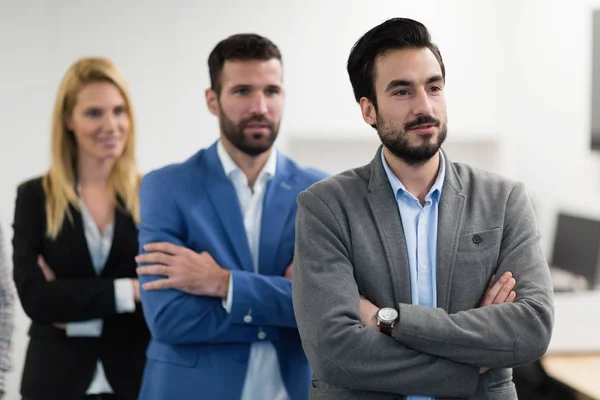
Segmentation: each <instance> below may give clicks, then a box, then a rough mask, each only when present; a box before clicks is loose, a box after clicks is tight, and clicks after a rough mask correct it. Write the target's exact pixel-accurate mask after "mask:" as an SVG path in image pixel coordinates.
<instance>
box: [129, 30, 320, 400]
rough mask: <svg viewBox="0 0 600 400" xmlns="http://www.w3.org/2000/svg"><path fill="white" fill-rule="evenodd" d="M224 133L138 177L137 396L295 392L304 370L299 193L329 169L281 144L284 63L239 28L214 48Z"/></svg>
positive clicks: (214, 96)
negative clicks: (295, 289) (295, 280)
mask: <svg viewBox="0 0 600 400" xmlns="http://www.w3.org/2000/svg"><path fill="white" fill-rule="evenodd" d="M208 64H209V70H210V78H211V88H210V89H208V90H207V91H206V101H207V105H208V109H209V110H210V112H211V113H212V114H214V115H215V116H217V118H218V120H219V125H220V131H221V137H220V140H218V141H217V142H216V143H215V144H213V145H212V146H211V147H209V148H207V149H203V150H200V151H199V152H198V153H196V154H195V155H194V156H192V157H191V158H190V159H188V160H187V161H185V162H183V163H180V164H175V165H170V166H167V167H164V168H162V169H159V170H157V171H153V172H151V173H149V174H148V175H146V176H145V177H144V179H143V181H142V184H141V189H140V196H141V223H140V226H139V232H140V236H139V238H140V240H139V241H140V246H141V254H140V255H139V256H138V257H137V261H138V263H139V264H140V265H142V266H141V267H139V268H138V272H139V275H140V282H141V283H142V285H143V290H142V293H141V297H142V304H143V310H144V314H145V317H146V321H147V322H148V326H149V327H150V330H151V332H152V341H151V343H150V346H149V348H148V361H147V365H146V370H145V374H144V380H143V384H142V388H141V392H140V399H143V400H154V399H157V400H158V399H161V400H163V399H176V400H177V399H219V400H228V399H231V400H233V399H235V400H238V399H242V400H254V399H261V400H263V399H264V400H300V399H303V400H304V399H307V398H308V389H309V386H310V379H311V370H310V367H309V364H308V362H307V360H306V357H305V355H304V352H303V350H302V347H301V344H300V338H299V335H298V330H297V327H296V320H295V318H294V312H293V308H292V299H291V291H292V282H291V278H292V276H293V260H292V259H293V254H294V239H295V217H296V208H297V205H296V196H297V195H298V193H300V192H301V191H303V190H304V189H306V188H307V187H309V186H310V185H311V184H313V183H315V182H317V181H319V180H321V179H322V178H324V177H325V175H324V174H323V173H321V172H317V171H315V170H308V169H304V168H301V167H299V166H298V165H297V164H296V163H294V162H293V161H292V160H290V159H289V158H287V157H286V156H284V155H283V154H281V153H279V152H277V150H276V149H275V148H274V147H273V143H274V142H275V139H276V137H277V133H278V131H279V125H280V121H281V115H282V110H283V103H284V90H283V86H282V62H281V54H280V52H279V50H278V48H277V47H276V46H275V45H274V44H273V43H272V42H270V41H269V40H268V39H266V38H264V37H261V36H258V35H253V34H240V35H234V36H231V37H229V38H227V39H225V40H223V41H221V42H220V43H219V44H218V45H217V46H216V47H215V49H214V50H213V51H212V53H211V54H210V57H209V60H208Z"/></svg>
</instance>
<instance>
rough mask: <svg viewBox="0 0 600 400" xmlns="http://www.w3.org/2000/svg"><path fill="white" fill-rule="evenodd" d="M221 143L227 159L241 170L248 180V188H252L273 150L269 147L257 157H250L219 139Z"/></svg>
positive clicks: (229, 143) (226, 141)
mask: <svg viewBox="0 0 600 400" xmlns="http://www.w3.org/2000/svg"><path fill="white" fill-rule="evenodd" d="M221 141H222V143H223V147H224V148H225V151H226V152H227V154H229V157H231V159H232V160H233V162H234V163H235V165H237V166H238V167H239V168H240V169H241V170H242V172H243V173H244V175H246V179H248V187H250V188H253V187H254V183H255V182H256V179H258V174H260V171H261V170H262V169H263V167H264V166H265V164H266V163H267V160H268V159H269V156H270V155H271V152H272V151H273V148H272V147H271V148H270V149H269V150H267V151H265V152H264V153H261V154H259V155H257V156H251V155H248V154H246V153H244V152H242V151H240V150H239V149H238V148H237V147H235V146H234V145H233V144H231V142H229V141H228V140H227V139H224V138H221Z"/></svg>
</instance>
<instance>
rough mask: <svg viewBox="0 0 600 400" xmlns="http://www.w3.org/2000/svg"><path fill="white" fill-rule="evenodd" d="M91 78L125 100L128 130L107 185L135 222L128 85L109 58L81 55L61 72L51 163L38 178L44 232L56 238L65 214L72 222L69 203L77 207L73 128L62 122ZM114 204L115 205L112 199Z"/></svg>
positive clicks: (136, 187) (137, 181)
mask: <svg viewBox="0 0 600 400" xmlns="http://www.w3.org/2000/svg"><path fill="white" fill-rule="evenodd" d="M94 82H109V83H112V84H113V85H115V86H116V87H117V88H118V89H119V90H120V92H121V94H122V96H123V99H124V100H125V108H126V113H127V114H128V116H129V119H130V128H129V134H128V139H127V142H126V143H125V148H124V149H123V154H122V155H121V156H120V157H119V158H118V159H117V160H116V162H115V165H114V166H113V169H112V171H111V174H110V178H109V187H110V188H111V189H112V191H113V192H114V193H115V194H116V195H118V196H119V197H120V199H121V200H122V201H123V204H124V206H125V208H126V210H127V211H128V212H129V213H130V214H131V215H132V216H133V218H134V220H135V221H136V222H139V197H138V190H139V184H140V174H139V172H138V169H137V164H136V157H135V122H134V115H133V108H132V104H131V96H130V94H129V89H128V87H127V84H126V82H125V79H124V78H123V76H122V75H121V73H120V72H119V70H118V69H117V68H116V66H115V65H114V64H113V63H112V62H111V61H110V60H108V59H106V58H101V57H90V58H82V59H80V60H78V61H77V62H75V63H74V64H73V65H71V67H70V68H69V69H68V70H67V72H66V73H65V76H64V77H63V79H62V82H61V84H60V87H59V89H58V94H57V96H56V103H55V105H54V113H53V116H52V139H51V164H50V169H49V170H48V172H47V173H46V174H45V175H44V177H43V181H42V182H43V186H44V192H45V193H46V225H47V230H46V235H47V236H49V237H51V238H56V236H57V235H58V233H59V232H60V230H61V229H62V226H63V223H64V219H65V215H66V216H67V218H68V219H69V222H71V223H73V216H72V215H71V212H70V210H69V205H73V206H74V207H75V208H76V209H79V208H80V206H79V199H78V197H77V193H76V192H75V185H76V183H75V162H76V159H77V143H76V140H75V136H74V134H73V132H71V131H70V130H69V129H67V127H66V125H65V117H66V116H70V115H71V114H72V112H73V108H74V107H75V104H76V102H77V96H78V94H79V91H80V90H81V89H82V88H83V87H84V86H85V85H88V84H90V83H94ZM116 206H119V205H118V204H117V203H116Z"/></svg>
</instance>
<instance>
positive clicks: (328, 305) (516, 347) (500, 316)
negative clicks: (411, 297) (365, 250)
mask: <svg viewBox="0 0 600 400" xmlns="http://www.w3.org/2000/svg"><path fill="white" fill-rule="evenodd" d="M298 204H299V209H298V217H297V229H296V255H295V260H296V267H297V270H296V274H295V276H294V306H295V310H296V317H297V319H298V326H299V330H300V335H301V337H302V340H303V345H304V348H305V351H306V353H307V356H308V358H309V360H310V362H311V365H312V366H313V369H314V370H315V375H316V376H318V377H319V378H320V379H322V380H324V381H325V382H327V383H329V384H333V385H336V386H341V387H346V388H350V389H357V390H371V391H383V392H391V393H402V394H406V393H419V394H422V395H426V396H450V397H469V396H470V395H472V394H473V392H474V391H475V388H476V386H477V382H478V373H479V371H480V368H481V367H508V366H511V365H514V364H518V363H524V362H529V361H531V360H533V359H535V358H536V357H539V356H540V355H541V354H543V352H544V351H545V348H546V346H547V344H548V341H549V335H550V330H551V327H552V312H551V311H552V307H551V299H550V294H549V292H548V288H549V284H548V282H547V281H546V279H545V278H546V277H545V276H544V275H541V276H540V274H539V271H540V270H543V268H544V265H543V262H544V261H543V255H542V254H541V253H540V251H539V248H538V246H537V240H538V235H537V232H535V224H533V223H532V218H533V216H532V212H531V209H530V208H529V207H527V203H526V199H524V192H523V191H522V188H520V187H516V188H515V191H514V193H513V195H512V196H511V199H509V204H508V207H509V208H510V211H511V213H510V215H511V217H512V219H511V220H509V221H507V226H506V227H505V229H504V232H505V238H504V240H506V242H507V243H508V245H507V246H504V247H503V249H502V251H501V254H500V262H499V265H498V269H497V274H498V275H501V274H503V273H505V272H508V271H509V270H511V269H512V268H515V270H514V271H513V275H514V276H515V278H517V280H519V286H518V287H517V291H518V292H519V298H518V299H516V301H514V303H510V302H505V303H504V304H497V305H493V306H489V307H480V308H477V309H473V310H467V311H463V312H460V313H457V314H454V315H449V314H447V313H446V312H445V311H444V310H442V309H430V308H425V307H419V306H414V305H410V304H399V305H398V307H399V313H400V317H399V322H398V323H397V327H396V328H395V329H394V338H390V337H387V336H385V335H382V334H381V333H379V332H378V331H377V330H375V329H372V328H370V327H365V326H363V320H364V319H366V320H370V319H371V318H372V314H371V315H369V314H368V313H367V315H366V316H365V317H363V316H362V315H361V311H362V309H361V306H360V303H361V300H360V294H359V292H358V288H357V285H356V282H355V280H354V273H353V269H354V268H353V265H352V263H351V261H350V259H351V257H350V254H349V253H348V249H347V246H346V245H345V243H344V239H343V234H342V232H341V230H340V225H339V224H338V221H337V220H336V218H335V216H334V215H333V213H332V211H331V209H330V208H329V207H328V206H327V205H326V204H325V203H324V202H323V200H322V199H321V198H320V197H318V196H317V195H316V194H314V193H312V192H310V191H307V192H303V193H301V194H300V196H299V198H298ZM550 290H551V288H550ZM511 291H512V289H511ZM509 296H511V297H513V296H514V295H512V294H510V292H509ZM508 300H510V297H509V298H508ZM513 300H514V299H513ZM484 302H485V300H484ZM372 312H373V310H371V313H372ZM394 339H396V340H394Z"/></svg>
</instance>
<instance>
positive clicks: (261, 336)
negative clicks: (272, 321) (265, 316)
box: [258, 331, 267, 340]
mask: <svg viewBox="0 0 600 400" xmlns="http://www.w3.org/2000/svg"><path fill="white" fill-rule="evenodd" d="M258 338H259V339H260V340H265V339H266V338H267V334H266V333H265V332H263V331H260V332H258Z"/></svg>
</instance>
